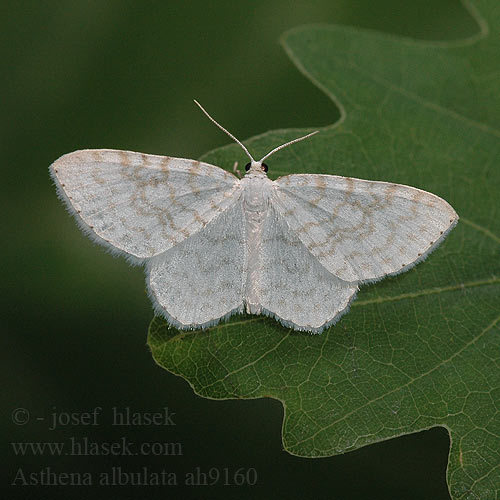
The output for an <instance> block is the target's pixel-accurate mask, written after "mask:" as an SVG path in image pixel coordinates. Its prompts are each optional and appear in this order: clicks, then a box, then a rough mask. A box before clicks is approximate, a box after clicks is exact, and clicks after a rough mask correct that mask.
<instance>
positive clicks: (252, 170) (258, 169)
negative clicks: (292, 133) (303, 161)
mask: <svg viewBox="0 0 500 500" xmlns="http://www.w3.org/2000/svg"><path fill="white" fill-rule="evenodd" d="M194 102H195V103H196V104H197V105H198V107H199V108H200V109H201V110H202V111H203V113H205V115H207V117H208V118H209V119H210V120H211V121H212V122H213V123H215V125H217V127H219V128H220V129H221V130H222V131H223V132H225V133H226V134H227V135H228V136H229V137H231V139H233V141H234V142H236V143H237V144H239V145H240V146H241V148H242V149H243V151H245V153H246V154H247V156H248V157H249V158H250V163H247V164H246V165H245V170H246V172H247V174H258V175H262V174H264V175H267V170H268V167H267V165H266V164H265V163H264V160H266V159H267V158H269V157H270V156H271V155H272V154H274V153H276V152H277V151H279V150H280V149H283V148H286V147H287V146H290V144H295V143H296V142H299V141H303V140H304V139H307V138H308V137H311V136H312V135H314V134H317V133H318V132H319V130H315V131H314V132H311V133H309V134H307V135H304V136H302V137H297V139H293V140H291V141H289V142H286V143H285V144H282V145H281V146H278V147H276V148H274V149H272V150H271V151H269V153H267V154H266V155H264V156H263V157H262V158H261V159H260V160H259V161H255V160H254V159H253V156H252V155H251V154H250V152H249V151H248V149H247V148H246V147H245V145H244V144H243V143H242V142H241V141H239V140H238V139H236V137H235V136H234V135H233V134H231V133H230V132H228V131H227V130H226V129H225V128H224V127H223V126H222V125H220V124H219V123H217V122H216V121H215V120H214V119H213V118H212V117H211V116H210V115H209V114H208V112H207V111H206V110H205V108H204V107H203V106H202V105H201V104H200V103H199V102H198V101H197V100H196V99H195V101H194Z"/></svg>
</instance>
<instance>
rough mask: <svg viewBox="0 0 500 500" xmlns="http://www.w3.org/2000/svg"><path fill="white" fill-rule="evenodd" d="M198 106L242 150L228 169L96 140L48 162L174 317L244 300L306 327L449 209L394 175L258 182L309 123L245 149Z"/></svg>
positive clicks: (68, 196) (104, 240)
mask: <svg viewBox="0 0 500 500" xmlns="http://www.w3.org/2000/svg"><path fill="white" fill-rule="evenodd" d="M195 102H196V101H195ZM196 104H198V103H196ZM198 106H200V108H201V109H202V111H203V112H204V113H205V114H206V115H207V116H208V117H209V118H210V119H211V120H212V121H213V122H214V123H215V124H216V125H217V126H218V127H219V128H221V129H222V130H223V131H224V132H226V133H227V134H228V135H229V136H230V137H231V138H232V139H234V140H235V141H236V142H237V143H238V144H239V145H240V146H241V147H242V148H243V150H244V151H245V153H246V154H247V155H248V157H249V158H250V163H249V164H248V165H247V166H246V170H247V172H246V175H245V176H244V177H243V178H242V179H239V178H237V177H236V176H235V175H233V174H231V173H229V172H227V171H225V170H222V169H221V168H218V167H215V166H213V165H209V164H208V163H203V162H199V161H196V160H186V159H182V158H172V157H168V156H156V155H148V154H142V153H133V152H130V151H117V150H110V149H95V150H83V151H75V152H73V153H69V154H67V155H64V156H62V157H61V158H59V159H58V160H57V161H55V162H54V163H53V164H52V165H51V166H50V172H51V175H52V177H53V179H54V182H55V184H56V187H57V190H58V193H59V195H60V197H61V198H62V199H63V200H64V202H65V203H66V205H67V207H68V209H69V211H70V212H71V213H73V214H74V215H75V217H76V219H77V221H78V223H79V225H80V227H81V228H82V229H83V230H84V231H85V233H87V234H88V235H89V236H90V237H91V238H92V239H93V240H94V241H96V242H98V243H101V244H102V245H104V246H106V247H107V248H108V249H111V250H112V251H113V252H116V253H119V254H122V255H125V256H126V257H127V258H128V259H129V260H130V261H131V262H132V263H138V264H144V266H145V268H146V280H147V285H148V289H149V292H150V296H151V299H152V301H153V304H154V308H155V311H156V312H157V313H159V314H161V315H162V316H164V317H165V318H166V319H167V321H168V322H169V323H170V324H171V325H173V326H175V327H177V328H182V329H194V328H206V327H208V326H211V325H215V324H217V323H218V322H219V321H221V320H222V319H225V318H228V317H229V316H231V315H232V314H234V313H236V312H243V311H244V310H246V311H247V312H248V313H251V314H266V315H269V316H273V317H275V318H276V319H278V320H279V321H280V322H281V323H282V324H283V325H285V326H289V327H293V328H295V329H297V330H305V331H309V332H315V333H320V332H321V331H322V330H323V329H324V328H326V327H327V326H329V325H331V324H333V323H335V322H336V321H337V320H338V319H339V318H340V316H341V315H342V314H343V313H345V312H347V310H348V307H349V304H350V302H351V300H353V299H354V297H355V295H356V292H357V290H358V287H359V285H360V284H363V283H366V282H372V281H375V280H379V279H381V278H383V277H384V276H388V275H394V274H397V273H400V272H402V271H406V270H408V269H410V268H411V267H412V266H413V265H415V264H416V263H417V262H419V261H421V260H422V259H424V258H425V257H426V256H427V255H428V254H429V253H430V252H431V251H432V250H434V249H435V248H436V247H437V245H439V243H441V242H442V241H443V239H444V238H445V236H446V235H447V233H448V232H449V231H450V230H451V229H452V228H453V227H454V226H455V224H456V223H457V221H458V216H457V214H456V213H455V211H454V210H453V208H452V207H451V206H450V205H449V204H448V203H447V202H446V201H444V200H443V199H441V198H439V197H438V196H435V195H433V194H431V193H427V192H425V191H422V190H420V189H416V188H413V187H409V186H403V185H401V184H392V183H388V182H378V181H368V180H361V179H353V178H350V177H340V176H335V175H320V174H317V175H315V174H312V175H309V174H294V175H287V176H285V177H280V178H279V179H277V180H276V181H271V180H270V179H268V177H267V174H266V172H267V166H266V165H265V163H264V160H266V159H267V158H268V157H269V156H271V155H272V154H273V153H275V152H276V151H279V150H280V149H282V148H284V147H285V146H288V145H290V144H293V143H295V142H297V141H300V140H302V139H305V138H307V137H310V136H311V135H313V134H314V133H316V132H313V134H308V135H306V136H304V137H300V138H298V139H295V140H293V141H291V142H289V143H287V144H283V145H282V146H279V147H277V148H275V149H273V150H272V151H271V152H269V153H268V154H266V155H265V156H264V157H263V158H262V159H261V160H259V161H255V160H254V159H253V157H252V156H251V155H250V153H249V152H248V150H247V148H246V147H245V146H244V145H243V144H242V143H241V142H240V141H238V140H237V139H236V138H235V137H234V136H233V135H232V134H230V133H229V132H228V131H227V130H226V129H224V128H223V127H222V126H221V125H219V124H218V123H217V122H216V121H215V120H214V119H213V118H212V117H210V115H208V113H207V112H206V111H205V110H204V109H203V108H202V107H201V105H200V104H198Z"/></svg>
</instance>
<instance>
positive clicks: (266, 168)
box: [262, 163, 269, 172]
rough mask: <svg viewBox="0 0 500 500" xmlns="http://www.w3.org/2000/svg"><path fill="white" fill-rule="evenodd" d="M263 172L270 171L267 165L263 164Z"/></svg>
mask: <svg viewBox="0 0 500 500" xmlns="http://www.w3.org/2000/svg"><path fill="white" fill-rule="evenodd" d="M262 170H264V172H267V171H268V170H269V167H268V166H267V165H266V164H265V163H263V164H262Z"/></svg>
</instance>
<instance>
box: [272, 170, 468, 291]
mask: <svg viewBox="0 0 500 500" xmlns="http://www.w3.org/2000/svg"><path fill="white" fill-rule="evenodd" d="M275 185H276V187H277V189H276V198H277V203H276V205H277V209H278V211H279V213H280V215H281V216H282V217H283V218H284V220H286V222H287V224H288V225H289V227H290V228H291V229H292V230H293V231H294V232H295V234H296V235H297V236H298V238H299V239H300V241H301V242H302V243H303V244H304V245H305V246H306V248H307V249H308V251H309V252H310V253H311V254H312V255H314V257H316V258H317V259H318V261H319V262H320V263H321V264H322V265H323V266H324V267H325V268H326V269H327V270H328V271H330V272H331V273H332V274H334V275H335V276H337V277H338V278H340V279H342V280H345V281H350V282H355V281H369V280H376V279H379V278H381V277H383V276H386V275H388V274H395V273H398V272H401V271H405V270H407V269H408V268H410V267H411V266H413V265H414V264H416V263H417V262H418V261H420V260H422V259H423V258H425V257H426V255H427V254H429V253H430V252H431V251H432V250H434V249H435V248H436V247H437V246H438V245H439V244H440V243H441V242H442V241H443V239H444V238H445V237H446V235H447V234H448V232H449V231H450V230H451V229H452V228H453V227H454V226H455V224H456V223H457V221H458V216H457V214H456V212H455V210H453V208H452V207H451V206H450V205H449V204H448V203H447V202H446V201H445V200H443V199H441V198H439V197H438V196H436V195H433V194H431V193H428V192H426V191H422V190H421V189H416V188H413V187H410V186H404V185H401V184H391V183H388V182H378V181H368V180H362V179H353V178H349V177H340V176H334V175H319V174H318V175H309V174H297V175H289V176H286V177H281V178H279V179H277V180H276V181H275Z"/></svg>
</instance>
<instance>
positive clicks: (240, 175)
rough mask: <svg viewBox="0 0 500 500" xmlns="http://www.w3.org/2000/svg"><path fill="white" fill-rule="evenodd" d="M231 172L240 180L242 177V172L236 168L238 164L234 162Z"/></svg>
mask: <svg viewBox="0 0 500 500" xmlns="http://www.w3.org/2000/svg"><path fill="white" fill-rule="evenodd" d="M233 172H234V173H235V174H236V175H237V176H238V177H239V178H240V179H241V177H242V176H243V173H242V171H241V170H240V169H239V168H238V162H237V161H235V162H234V165H233Z"/></svg>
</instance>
